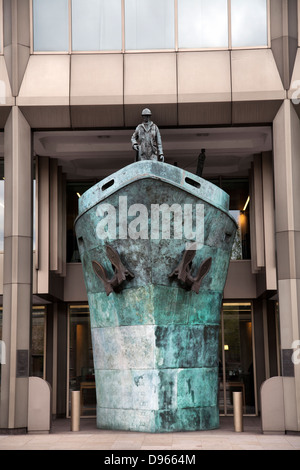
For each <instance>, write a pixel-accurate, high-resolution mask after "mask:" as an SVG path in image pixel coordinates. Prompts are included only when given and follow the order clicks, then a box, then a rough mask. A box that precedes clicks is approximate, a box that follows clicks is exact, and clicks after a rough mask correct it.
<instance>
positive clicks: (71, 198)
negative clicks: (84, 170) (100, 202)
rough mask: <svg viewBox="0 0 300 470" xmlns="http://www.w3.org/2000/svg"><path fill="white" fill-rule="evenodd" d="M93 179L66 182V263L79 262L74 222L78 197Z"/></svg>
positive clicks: (91, 183) (89, 185)
mask: <svg viewBox="0 0 300 470" xmlns="http://www.w3.org/2000/svg"><path fill="white" fill-rule="evenodd" d="M94 184H95V181H93V182H88V183H80V182H68V183H67V263H80V256H79V251H78V246H77V239H76V233H75V230H74V222H75V219H76V217H77V216H78V198H79V197H80V196H81V195H82V194H83V193H84V192H85V191H87V190H88V189H89V188H90V187H91V186H93V185H94Z"/></svg>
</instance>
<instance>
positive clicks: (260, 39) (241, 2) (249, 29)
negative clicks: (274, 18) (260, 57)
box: [231, 0, 268, 47]
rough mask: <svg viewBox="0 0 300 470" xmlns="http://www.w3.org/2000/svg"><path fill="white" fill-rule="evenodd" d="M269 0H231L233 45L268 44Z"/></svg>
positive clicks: (252, 45)
mask: <svg viewBox="0 0 300 470" xmlns="http://www.w3.org/2000/svg"><path fill="white" fill-rule="evenodd" d="M267 24H268V18H267V0H251V1H249V0H231V28H232V46H233V47H248V46H249V47H250V46H251V47H254V46H267V44H268V31H267Z"/></svg>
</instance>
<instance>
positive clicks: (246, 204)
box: [243, 196, 250, 212]
mask: <svg viewBox="0 0 300 470" xmlns="http://www.w3.org/2000/svg"><path fill="white" fill-rule="evenodd" d="M249 201H250V196H248V198H247V201H246V203H245V205H244V209H243V212H244V211H245V210H246V209H247V207H248V204H249Z"/></svg>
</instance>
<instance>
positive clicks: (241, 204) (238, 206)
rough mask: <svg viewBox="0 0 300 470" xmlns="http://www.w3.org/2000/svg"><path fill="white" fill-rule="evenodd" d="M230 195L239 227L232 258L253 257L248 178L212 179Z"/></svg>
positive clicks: (232, 210) (232, 208) (230, 207)
mask: <svg viewBox="0 0 300 470" xmlns="http://www.w3.org/2000/svg"><path fill="white" fill-rule="evenodd" d="M210 181H211V183H213V184H216V185H217V186H219V187H220V188H222V189H223V191H225V192H226V193H227V194H228V195H229V197H230V205H229V212H230V214H231V215H232V216H233V218H234V219H235V221H236V223H237V225H238V229H237V232H236V236H235V240H234V243H233V247H232V252H231V259H232V260H241V259H251V251H250V198H249V180H248V178H221V177H220V178H219V179H210Z"/></svg>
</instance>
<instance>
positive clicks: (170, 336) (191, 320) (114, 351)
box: [75, 161, 236, 432]
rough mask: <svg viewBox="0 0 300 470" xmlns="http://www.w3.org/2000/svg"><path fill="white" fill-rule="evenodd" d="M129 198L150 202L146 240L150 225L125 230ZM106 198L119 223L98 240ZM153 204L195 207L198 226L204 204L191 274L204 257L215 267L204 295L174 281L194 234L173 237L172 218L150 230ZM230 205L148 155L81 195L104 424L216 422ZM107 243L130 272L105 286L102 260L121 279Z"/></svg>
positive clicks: (189, 426)
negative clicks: (129, 231)
mask: <svg viewBox="0 0 300 470" xmlns="http://www.w3.org/2000/svg"><path fill="white" fill-rule="evenodd" d="M125 196H126V203H127V207H128V208H129V207H132V205H133V204H142V205H143V207H144V208H146V209H147V210H148V214H149V220H148V221H147V224H148V228H149V230H148V238H147V234H146V235H145V231H144V232H143V238H137V235H136V234H137V232H138V230H140V229H141V225H140V226H138V225H137V223H135V225H134V226H135V228H136V231H135V238H136V239H134V238H133V237H132V236H131V237H129V236H128V237H125V236H124V234H125V232H126V230H127V228H128V227H127V226H125V227H124V217H123V215H120V214H121V213H119V212H118V211H119V209H120V201H121V200H120V197H123V198H124V197H125ZM124 200H125V199H123V200H122V204H123V206H122V209H124ZM103 204H109V205H111V206H112V207H114V208H115V209H116V218H115V220H116V230H115V231H114V230H111V227H107V228H108V232H107V238H106V239H103V237H102V238H99V234H100V230H99V222H100V221H101V220H102V221H103V220H104V219H103V217H104V216H105V211H104V210H103V209H104V208H105V207H104V206H103ZM122 204H121V205H122ZM154 204H160V205H161V204H167V205H168V207H171V206H172V205H173V204H177V205H180V206H181V207H187V206H184V205H188V207H193V218H194V220H193V221H194V226H195V223H196V219H195V217H196V216H195V208H196V207H197V205H198V206H201V207H202V208H203V209H204V212H203V214H204V223H203V224H202V225H201V226H199V227H198V229H199V230H200V231H201V230H202V232H203V233H202V234H201V236H202V241H203V246H202V243H200V244H199V245H198V248H199V249H197V250H196V252H195V255H194V258H193V260H192V265H191V266H192V268H191V271H190V272H191V275H192V277H193V276H195V273H196V272H197V270H198V269H199V266H200V265H201V263H202V262H203V261H205V260H207V259H209V260H210V261H211V265H209V267H208V271H207V272H206V273H205V275H204V277H203V279H202V281H201V284H200V288H199V291H198V293H197V292H195V291H193V290H192V289H191V287H192V286H193V285H191V283H185V282H182V281H180V280H179V279H178V275H177V274H178V272H177V271H176V272H175V275H173V276H170V274H171V273H173V274H174V270H175V269H176V267H178V265H179V264H180V262H181V260H182V258H183V255H184V253H185V250H186V243H187V242H188V241H189V240H188V239H187V238H185V237H184V233H183V237H182V238H179V237H178V238H177V239H176V238H174V236H173V233H172V230H173V228H174V227H173V225H174V223H175V222H174V217H171V223H170V227H171V232H170V233H171V236H170V237H166V234H165V232H163V231H162V230H161V229H160V231H159V236H158V237H156V238H155V239H153V238H151V227H150V225H151V223H153V220H152V219H151V217H150V215H151V207H152V205H154ZM99 206H101V208H102V212H101V211H100V209H99ZM133 207H134V209H136V210H137V209H140V207H137V206H133ZM228 208H229V198H228V195H227V194H225V193H224V192H223V191H222V190H220V189H219V188H217V187H216V186H214V185H212V184H211V183H209V182H207V181H205V180H204V179H202V178H198V177H197V176H195V175H193V174H190V173H188V172H186V171H184V170H181V169H179V168H176V167H173V166H171V165H168V164H165V163H158V162H150V161H145V162H137V163H134V164H132V165H129V166H128V167H126V168H124V169H122V170H120V171H119V172H117V173H115V174H113V175H112V176H110V177H109V178H107V179H105V180H103V181H101V182H100V183H98V184H97V185H95V186H94V187H93V188H91V189H90V190H89V191H87V192H86V193H85V194H83V195H82V197H81V198H80V199H79V215H78V218H77V220H76V223H75V227H76V234H77V239H78V245H79V250H80V256H81V260H82V266H83V272H84V278H85V284H86V289H87V294H88V301H89V308H90V317H91V329H92V342H93V355H94V367H95V379H96V393H97V426H98V427H99V428H105V429H120V430H130V431H144V432H170V431H196V430H207V429H213V428H217V427H218V425H219V410H218V342H219V322H220V309H221V302H222V295H223V289H224V285H225V281H226V277H227V271H228V266H229V260H230V254H231V248H232V244H233V240H234V236H235V232H236V224H235V222H234V220H233V219H232V218H231V216H230V215H229V213H228ZM146 209H145V210H146ZM133 213H134V211H133V212H131V215H128V221H127V223H128V225H129V224H130V221H134V220H135V221H136V222H137V215H138V214H140V212H136V214H135V215H133ZM182 220H183V221H184V218H183V219H182ZM122 224H123V225H122ZM196 225H197V224H196ZM102 228H103V227H102ZM144 228H145V227H144ZM183 232H184V231H183ZM101 233H102V232H101ZM120 235H121V236H120ZM107 245H109V246H110V247H112V249H113V250H114V252H115V253H117V254H118V256H119V259H120V260H121V262H122V266H123V267H125V270H126V276H125V280H121V282H120V284H119V285H117V286H116V287H114V288H113V289H112V288H111V289H110V290H111V292H110V293H109V294H108V291H107V290H106V289H105V283H104V282H102V280H101V278H100V277H99V275H97V272H96V270H95V262H96V263H98V264H100V265H102V267H103V268H104V270H105V273H106V276H107V279H108V280H111V279H112V278H114V276H115V277H116V273H115V270H114V269H113V267H112V263H111V260H110V259H109V257H108V252H107V251H106V246H107ZM127 270H128V271H127ZM128 273H129V275H128ZM176 273H177V274H176ZM98 274H99V273H98ZM106 287H107V285H106Z"/></svg>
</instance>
